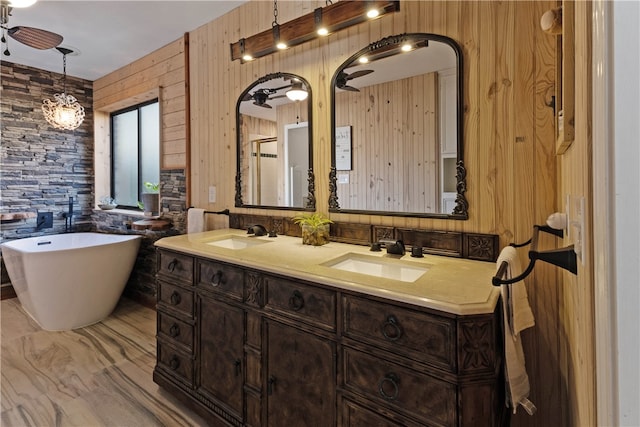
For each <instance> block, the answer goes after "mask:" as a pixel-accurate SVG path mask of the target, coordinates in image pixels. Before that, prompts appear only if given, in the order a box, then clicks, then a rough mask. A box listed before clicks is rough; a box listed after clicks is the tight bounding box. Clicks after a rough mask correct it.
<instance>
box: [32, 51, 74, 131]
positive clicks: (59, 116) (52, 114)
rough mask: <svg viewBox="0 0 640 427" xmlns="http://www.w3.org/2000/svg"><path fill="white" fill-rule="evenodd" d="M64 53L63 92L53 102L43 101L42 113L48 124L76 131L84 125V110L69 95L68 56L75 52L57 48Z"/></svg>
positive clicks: (54, 96)
mask: <svg viewBox="0 0 640 427" xmlns="http://www.w3.org/2000/svg"><path fill="white" fill-rule="evenodd" d="M56 49H57V50H58V51H59V52H60V53H62V67H63V75H62V81H63V88H64V90H63V92H62V93H56V94H55V95H53V99H54V100H53V101H51V100H49V99H45V100H43V101H42V112H43V113H44V118H45V119H46V120H47V122H48V123H49V124H50V125H51V126H53V127H54V128H56V129H64V130H74V129H76V128H78V126H80V125H81V124H82V121H83V120H84V108H83V107H82V106H81V105H80V104H79V103H78V100H77V99H76V98H75V97H74V96H72V95H68V94H67V55H68V54H70V53H72V52H73V50H71V49H67V48H64V47H57V48H56Z"/></svg>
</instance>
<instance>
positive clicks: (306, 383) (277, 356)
mask: <svg viewBox="0 0 640 427" xmlns="http://www.w3.org/2000/svg"><path fill="white" fill-rule="evenodd" d="M266 323H267V327H266V330H267V356H266V358H267V367H266V382H267V384H266V391H267V425H268V426H273V427H282V426H305V427H320V426H335V408H336V396H335V389H336V383H335V381H336V380H335V378H336V362H335V353H336V352H335V348H336V346H335V343H333V342H331V341H328V340H326V339H323V338H320V337H316V336H314V335H312V334H310V333H307V332H303V331H300V330H298V329H296V328H293V327H290V326H285V325H282V324H280V323H278V322H275V321H266Z"/></svg>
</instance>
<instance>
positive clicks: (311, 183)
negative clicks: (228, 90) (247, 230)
mask: <svg viewBox="0 0 640 427" xmlns="http://www.w3.org/2000/svg"><path fill="white" fill-rule="evenodd" d="M276 79H296V80H298V81H300V82H302V84H303V85H304V87H305V88H306V89H307V92H308V96H307V99H306V100H305V102H306V103H307V118H308V119H307V120H306V122H308V141H309V142H308V145H309V168H308V170H307V184H308V185H307V193H308V194H307V202H306V205H305V206H302V207H300V206H270V205H258V204H245V203H244V202H243V198H242V172H241V171H242V169H241V168H242V162H241V160H242V135H241V131H240V130H241V129H242V119H241V116H240V106H241V104H242V102H243V99H244V98H245V96H246V95H248V94H249V92H251V91H252V90H253V89H254V88H255V87H256V86H259V85H262V84H264V83H266V82H268V81H270V80H276ZM292 102H296V101H292ZM312 105H313V104H312V93H311V85H310V84H309V82H308V81H307V80H306V79H304V78H303V77H300V76H298V75H297V74H292V73H280V72H279V73H270V74H267V75H265V76H263V77H260V78H259V79H258V80H256V81H254V82H253V83H252V84H251V85H250V86H249V87H247V88H246V89H245V90H244V91H243V92H242V93H241V94H240V97H239V98H238V101H237V103H236V182H235V186H236V191H235V193H236V194H235V207H239V208H259V209H278V210H292V211H311V212H313V211H315V209H316V198H315V177H314V172H313V125H312Z"/></svg>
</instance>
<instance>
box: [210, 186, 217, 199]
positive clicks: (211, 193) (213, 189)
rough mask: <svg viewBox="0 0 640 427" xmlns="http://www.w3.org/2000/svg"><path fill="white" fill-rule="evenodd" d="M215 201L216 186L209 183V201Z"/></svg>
mask: <svg viewBox="0 0 640 427" xmlns="http://www.w3.org/2000/svg"><path fill="white" fill-rule="evenodd" d="M215 202H216V186H215V185H210V186H209V203H215Z"/></svg>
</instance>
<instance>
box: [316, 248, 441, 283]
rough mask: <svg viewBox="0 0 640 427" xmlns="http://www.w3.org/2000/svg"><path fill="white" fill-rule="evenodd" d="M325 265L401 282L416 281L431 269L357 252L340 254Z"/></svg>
mask: <svg viewBox="0 0 640 427" xmlns="http://www.w3.org/2000/svg"><path fill="white" fill-rule="evenodd" d="M323 265H324V266H326V267H331V268H335V269H338V270H342V271H349V272H352V273H360V274H366V275H368V276H375V277H382V278H385V279H392V280H399V281H401V282H415V281H416V280H418V278H420V276H422V275H423V274H424V273H426V272H427V271H428V270H429V268H428V267H427V266H424V267H423V266H420V265H415V264H414V263H409V262H405V261H401V260H396V259H388V258H379V257H372V256H368V255H362V254H355V253H350V254H346V255H343V256H340V257H338V258H336V259H333V260H331V261H328V262H326V263H324V264H323Z"/></svg>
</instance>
